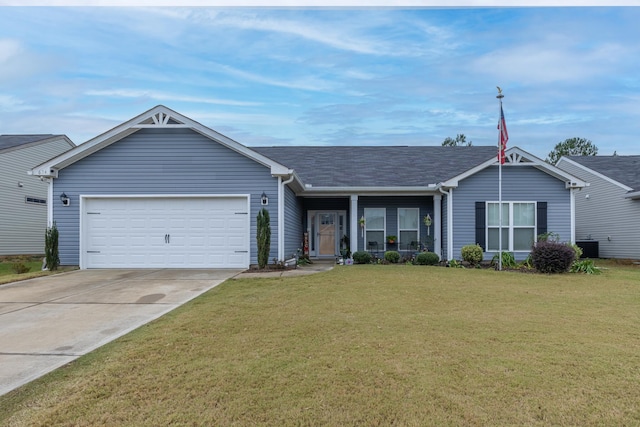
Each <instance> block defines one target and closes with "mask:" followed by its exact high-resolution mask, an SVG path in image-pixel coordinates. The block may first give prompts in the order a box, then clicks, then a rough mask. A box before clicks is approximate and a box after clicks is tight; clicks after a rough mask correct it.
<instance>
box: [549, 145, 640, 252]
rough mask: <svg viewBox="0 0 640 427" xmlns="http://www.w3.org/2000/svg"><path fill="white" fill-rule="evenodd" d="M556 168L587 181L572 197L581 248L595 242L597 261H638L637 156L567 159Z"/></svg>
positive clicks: (639, 186) (639, 160) (639, 171)
mask: <svg viewBox="0 0 640 427" xmlns="http://www.w3.org/2000/svg"><path fill="white" fill-rule="evenodd" d="M557 166H558V167H559V168H561V169H563V170H565V171H567V172H569V173H571V174H572V175H575V176H577V177H580V178H581V179H583V180H585V181H588V182H589V187H587V188H585V189H584V190H583V191H582V192H581V193H579V194H577V195H576V239H577V240H579V241H581V245H582V244H586V245H588V244H589V243H591V244H592V245H593V244H595V243H596V242H597V246H598V253H599V256H600V257H601V258H630V259H640V156H570V157H562V158H561V159H560V160H559V161H558V163H557ZM582 241H584V243H583V242H582Z"/></svg>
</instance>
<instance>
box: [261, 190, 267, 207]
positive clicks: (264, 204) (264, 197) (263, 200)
mask: <svg viewBox="0 0 640 427" xmlns="http://www.w3.org/2000/svg"><path fill="white" fill-rule="evenodd" d="M260 204H261V205H262V206H267V205H268V204H269V198H268V197H267V195H266V193H265V192H264V191H263V192H262V196H260Z"/></svg>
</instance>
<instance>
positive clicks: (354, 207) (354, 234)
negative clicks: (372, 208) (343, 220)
mask: <svg viewBox="0 0 640 427" xmlns="http://www.w3.org/2000/svg"><path fill="white" fill-rule="evenodd" d="M349 224H350V226H349V227H350V228H351V232H350V233H349V245H350V247H351V253H352V254H353V253H354V252H356V251H357V250H358V195H357V194H352V195H351V207H350V211H349Z"/></svg>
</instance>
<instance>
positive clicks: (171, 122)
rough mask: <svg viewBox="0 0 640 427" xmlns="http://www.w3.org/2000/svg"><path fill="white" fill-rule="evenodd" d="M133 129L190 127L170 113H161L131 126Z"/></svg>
mask: <svg viewBox="0 0 640 427" xmlns="http://www.w3.org/2000/svg"><path fill="white" fill-rule="evenodd" d="M131 127H132V128H136V129H141V128H188V127H190V126H189V125H187V124H185V123H183V122H181V121H179V120H178V119H177V118H175V117H173V116H171V114H169V113H168V112H164V111H160V112H157V113H155V114H153V115H152V116H150V117H147V118H146V119H144V120H142V121H141V122H140V123H138V124H135V125H133V126H131Z"/></svg>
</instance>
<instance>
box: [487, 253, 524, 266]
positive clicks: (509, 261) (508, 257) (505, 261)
mask: <svg viewBox="0 0 640 427" xmlns="http://www.w3.org/2000/svg"><path fill="white" fill-rule="evenodd" d="M499 260H500V256H499V255H498V254H495V255H494V256H493V258H492V259H491V265H498V261H499ZM502 267H503V268H505V267H506V268H516V267H518V263H517V262H516V257H514V256H513V254H512V253H511V252H502Z"/></svg>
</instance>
